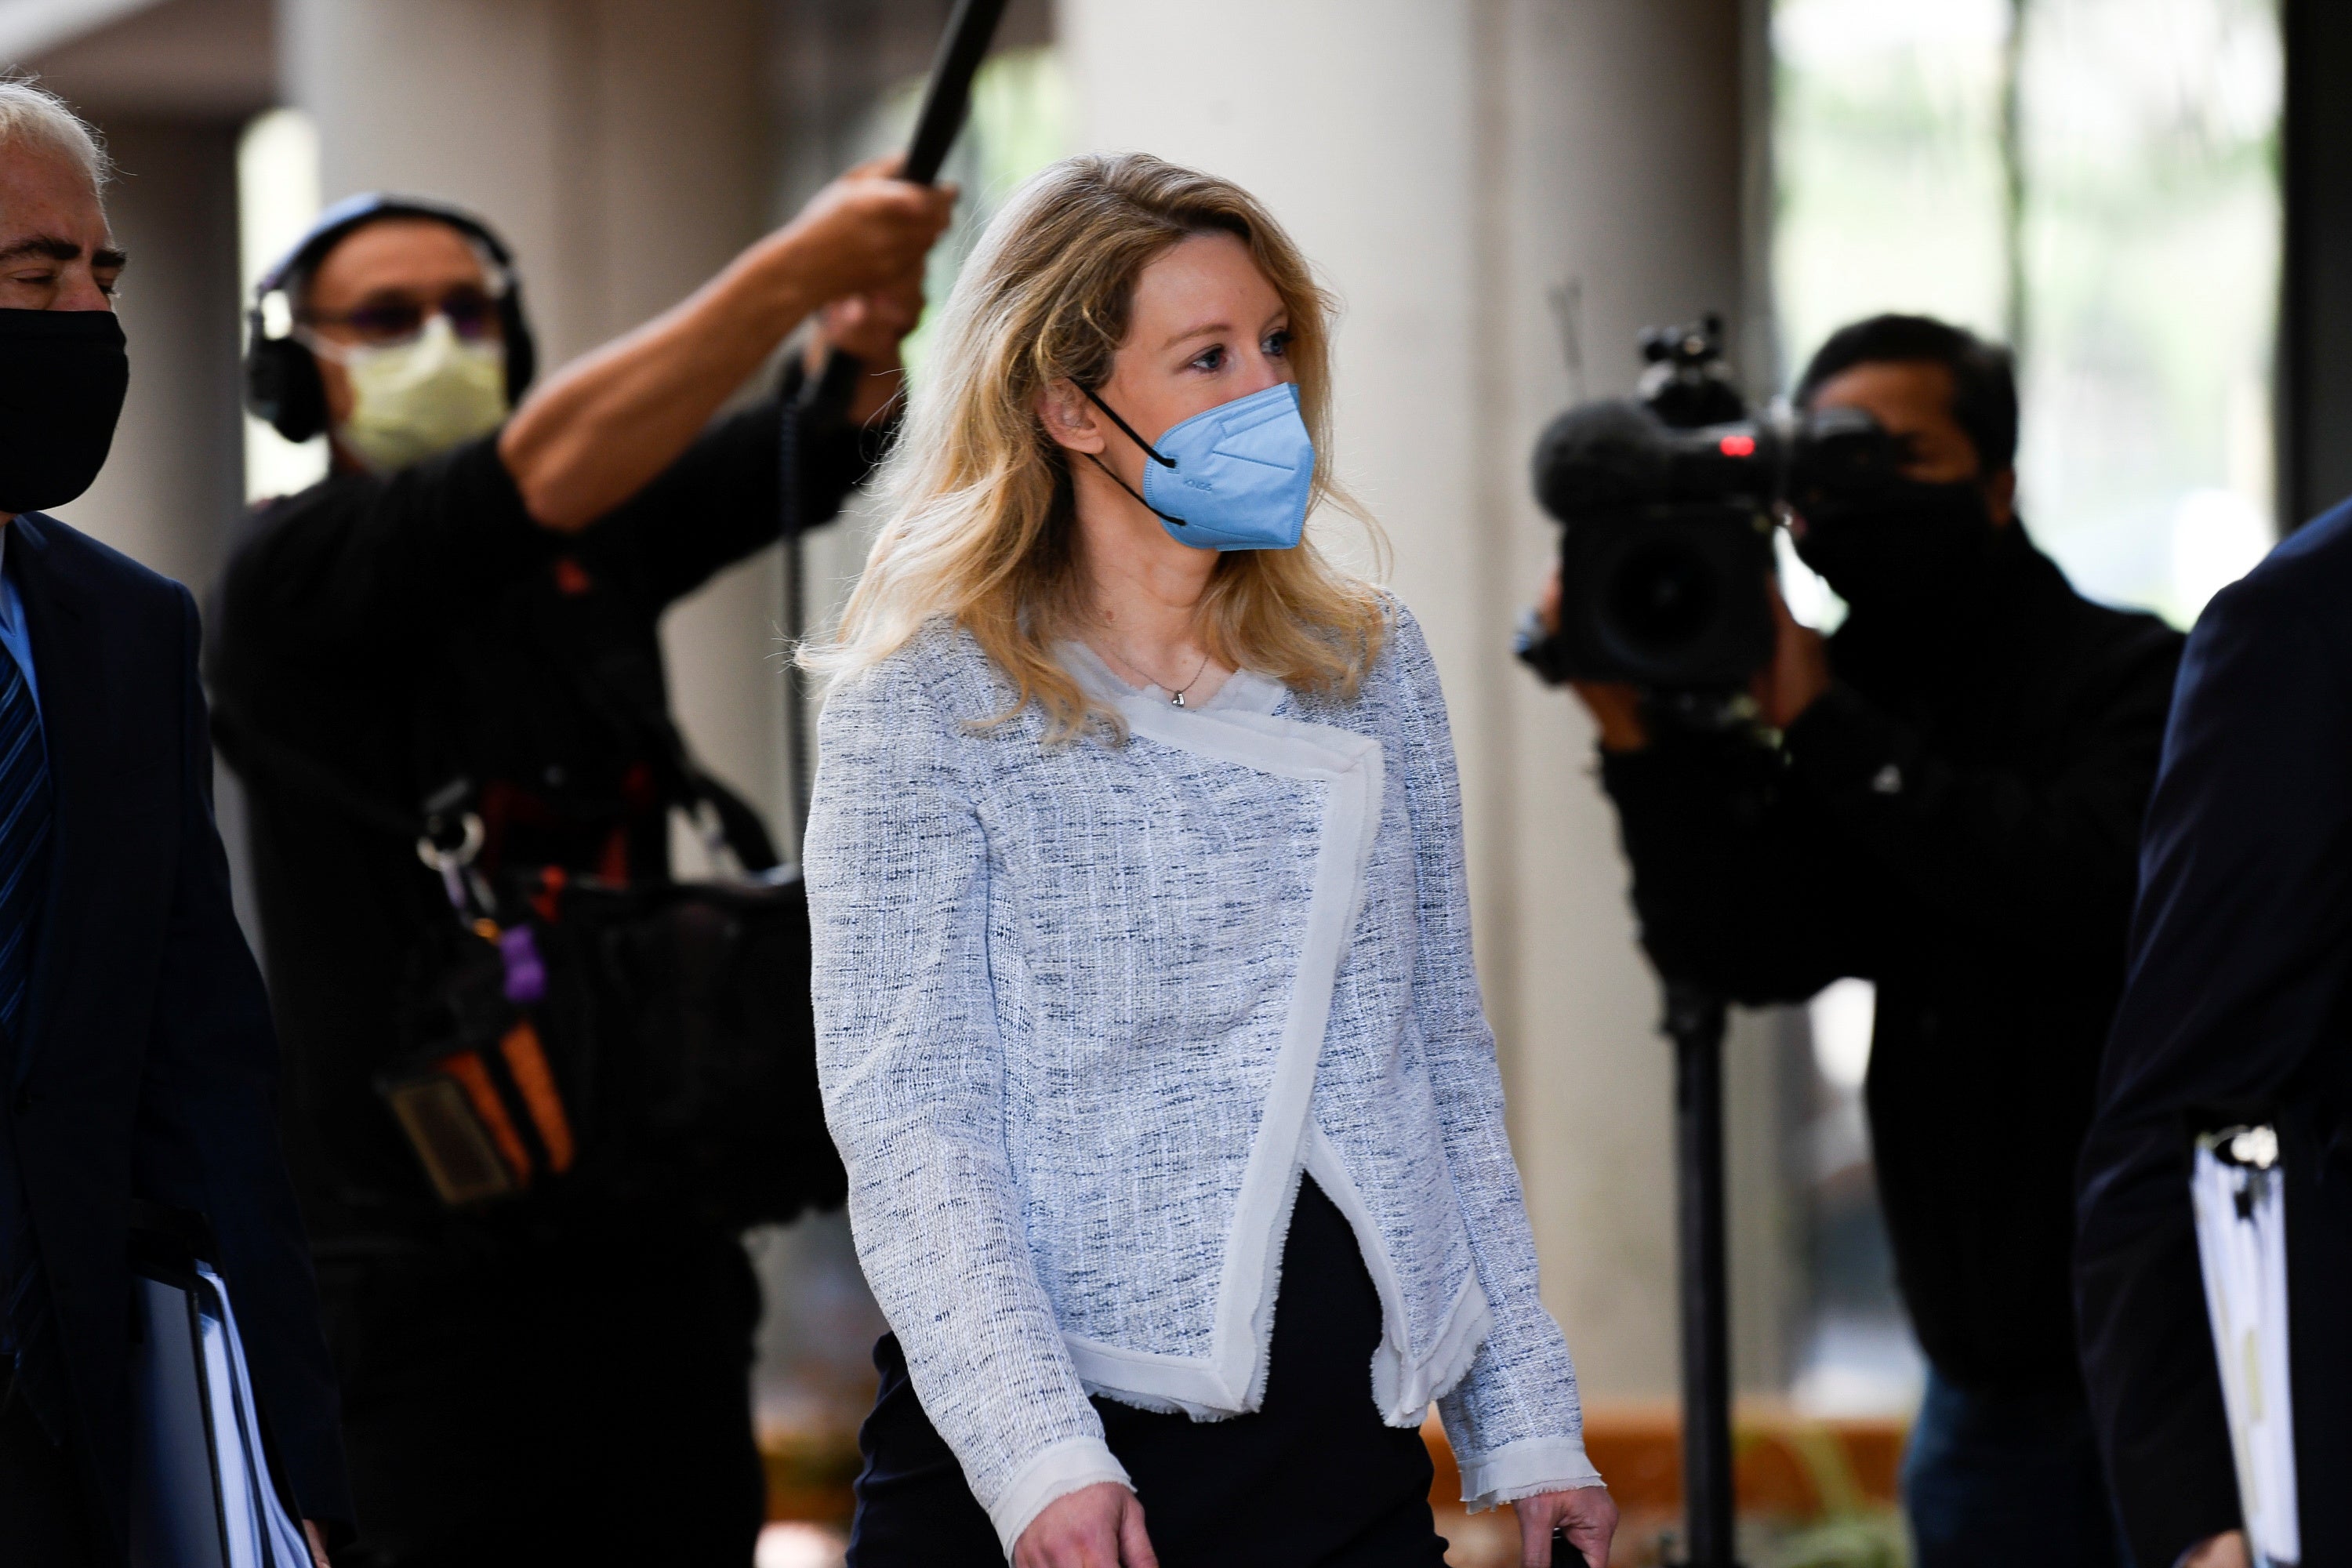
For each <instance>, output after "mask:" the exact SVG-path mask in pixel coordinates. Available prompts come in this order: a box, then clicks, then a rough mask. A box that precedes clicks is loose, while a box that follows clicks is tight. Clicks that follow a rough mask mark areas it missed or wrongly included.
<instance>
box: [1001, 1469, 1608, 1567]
mask: <svg viewBox="0 0 2352 1568" xmlns="http://www.w3.org/2000/svg"><path fill="white" fill-rule="evenodd" d="M1613 1518H1614V1515H1613V1513H1612V1520H1613ZM1013 1568H1160V1559H1159V1558H1157V1557H1155V1556H1153V1555H1152V1554H1151V1538H1150V1536H1148V1535H1146V1534H1144V1533H1143V1505H1142V1504H1141V1503H1139V1502H1138V1501H1136V1500H1135V1494H1134V1493H1133V1492H1131V1491H1129V1490H1128V1489H1126V1488H1125V1487H1123V1486H1120V1485H1119V1484H1118V1482H1117V1481H1097V1482H1096V1483H1095V1484H1094V1485H1093V1486H1090V1487H1080V1488H1079V1489H1077V1490H1076V1491H1074V1492H1070V1493H1068V1494H1066V1495H1065V1496H1062V1497H1057V1498H1055V1500H1053V1501H1052V1502H1049V1503H1047V1504H1046V1505H1045V1509H1044V1510H1043V1511H1041V1512H1040V1513H1039V1514H1038V1515H1037V1517H1036V1518H1034V1519H1033V1520H1031V1521H1029V1528H1028V1529H1026V1530H1024V1531H1022V1532H1021V1539H1020V1540H1019V1541H1016V1542H1013Z"/></svg>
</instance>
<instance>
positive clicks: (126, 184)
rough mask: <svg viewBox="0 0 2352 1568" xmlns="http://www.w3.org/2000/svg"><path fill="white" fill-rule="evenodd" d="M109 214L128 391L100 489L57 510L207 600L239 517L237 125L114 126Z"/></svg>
mask: <svg viewBox="0 0 2352 1568" xmlns="http://www.w3.org/2000/svg"><path fill="white" fill-rule="evenodd" d="M103 130H104V132H105V134H106V138H107V143H108V148H109V151H110V152H111V153H113V155H114V159H115V162H116V163H118V164H120V165H121V178H120V179H119V180H117V181H116V183H115V184H114V185H113V186H112V187H111V188H110V190H109V191H108V192H107V202H106V208H107V217H108V220H109V221H110V223H112V225H113V226H114V235H115V238H116V239H117V240H118V241H120V242H121V245H122V247H123V248H124V249H125V250H126V251H128V252H129V253H130V256H131V267H130V268H129V269H128V270H127V271H126V272H125V274H124V277H123V282H122V290H121V305H120V308H121V315H122V331H123V335H124V336H125V337H126V338H128V339H129V341H130V352H131V393H130V395H129V396H128V397H127V398H125V399H124V401H123V405H122V421H121V424H120V425H119V426H116V428H115V436H114V446H113V447H112V449H111V450H110V452H109V454H108V456H107V461H106V467H105V468H104V469H103V470H102V471H101V472H100V474H99V477H98V482H97V483H96V484H94V485H92V486H91V487H90V488H89V492H88V493H87V494H85V495H84V496H83V497H82V498H81V499H80V500H77V501H74V502H72V503H71V504H70V505H68V506H64V507H60V508H58V516H59V517H61V518H63V519H64V520H65V521H68V522H70V523H71V524H73V525H74V526H75V527H76V528H79V529H81V530H82V531H85V532H88V533H90V534H93V535H95V536H96V537H98V538H99V539H101V540H104V541H105V542H107V543H109V544H110V545H112V546H114V548H116V549H117V550H120V551H121V552H123V553H125V554H127V555H129V556H131V557H132V558H133V559H134V560H137V561H140V562H142V563H144V564H146V565H149V566H152V567H153V568H154V569H155V570H156V571H158V572H161V573H163V574H164V575H165V576H168V577H176V578H178V579H179V580H180V581H181V582H183V583H185V584H188V585H189V587H190V588H192V589H193V590H194V592H195V593H196V594H197V595H200V596H201V595H203V594H204V593H205V591H206V590H207V589H208V588H209V587H210V585H211V583H212V579H213V574H214V573H215V570H216V569H217V568H218V567H219V564H220V562H221V558H222V554H223V552H225V550H226V547H227V543H228V539H229V534H230V531H231V530H232V529H233V528H234V527H235V526H236V521H237V517H238V515H239V513H240V512H241V510H243V507H244V501H245V489H244V480H243V470H242V468H240V466H239V464H240V458H239V452H240V450H241V447H240V442H241V439H242V437H241V435H240V426H239V425H238V421H237V396H238V378H237V353H238V342H237V334H238V324H237V310H236V125H235V123H234V122H218V123H209V122H204V121H195V122H184V123H172V122H168V121H108V122H107V123H105V125H104V126H103Z"/></svg>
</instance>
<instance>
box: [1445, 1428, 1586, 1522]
mask: <svg viewBox="0 0 2352 1568" xmlns="http://www.w3.org/2000/svg"><path fill="white" fill-rule="evenodd" d="M1605 1485H1607V1483H1606V1482H1604V1481H1603V1480H1601V1472H1600V1471H1599V1470H1596V1469H1594V1468H1592V1461H1591V1459H1588V1458H1585V1456H1584V1445H1583V1444H1582V1443H1581V1442H1580V1441H1579V1440H1578V1439H1576V1438H1574V1437H1527V1438H1522V1439H1521V1440H1520V1441H1518V1442H1517V1443H1506V1444H1504V1445H1503V1446H1502V1447H1499V1448H1497V1449H1496V1450H1495V1451H1494V1452H1493V1453H1491V1454H1487V1455H1485V1456H1483V1457H1482V1458H1478V1459H1476V1460H1474V1461H1473V1462H1471V1463H1469V1464H1465V1465H1464V1466H1463V1467H1462V1500H1463V1502H1464V1503H1465V1505H1466V1506H1467V1507H1468V1508H1469V1510H1470V1511H1471V1512H1472V1513H1483V1512H1485V1511H1486V1510H1487V1509H1490V1508H1493V1507H1495V1506H1496V1504H1497V1503H1506V1502H1517V1500H1519V1499H1521V1498H1523V1497H1534V1496H1536V1495H1537V1494H1538V1493H1539V1492H1565V1491H1573V1490H1575V1489H1577V1488H1579V1487H1598V1486H1605Z"/></svg>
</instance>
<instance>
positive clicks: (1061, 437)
mask: <svg viewBox="0 0 2352 1568" xmlns="http://www.w3.org/2000/svg"><path fill="white" fill-rule="evenodd" d="M1037 417H1038V419H1039V421H1040V422H1042V423H1043V424H1044V425H1045V434H1046V435H1048V436H1050V437H1053V438H1054V444H1055V446H1057V447H1064V448H1066V450H1069V451H1072V452H1100V451H1101V450H1102V449H1103V447H1104V446H1105V445H1106V444H1107V443H1106V442H1105V441H1104V438H1103V432H1102V426H1100V425H1098V424H1097V423H1096V422H1095V409H1094V405H1093V404H1091V403H1088V402H1087V399H1086V395H1085V394H1083V393H1081V392H1080V391H1079V390H1078V389H1077V387H1076V385H1074V384H1072V383H1071V382H1070V380H1069V378H1068V377H1066V376H1065V377H1064V378H1062V379H1061V380H1059V381H1052V382H1048V383H1046V384H1045V385H1044V386H1041V387H1039V388H1038V389H1037Z"/></svg>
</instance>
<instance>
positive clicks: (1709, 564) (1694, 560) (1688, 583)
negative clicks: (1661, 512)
mask: <svg viewBox="0 0 2352 1568" xmlns="http://www.w3.org/2000/svg"><path fill="white" fill-rule="evenodd" d="M1603 604H1604V605H1605V606H1606V612H1607V616H1608V625H1609V629H1610V631H1611V632H1612V634H1613V636H1614V638H1615V640H1617V641H1619V642H1621V643H1622V645H1623V646H1624V647H1626V648H1627V649H1628V650H1629V651H1631V652H1633V653H1634V654H1636V655H1638V656H1640V657H1642V658H1656V659H1664V658H1672V657H1674V656H1675V655H1676V654H1678V653H1681V652H1683V651H1685V649H1687V648H1689V647H1692V645H1694V644H1696V643H1697V642H1698V641H1699V640H1700V639H1702V638H1703V637H1706V636H1707V635H1708V634H1709V633H1711V632H1713V631H1714V630H1715V629H1716V627H1717V624H1718V622H1719V619H1720V617H1721V614H1722V610H1723V577H1722V573H1721V571H1720V569H1719V568H1718V566H1717V563H1715V562H1713V561H1711V560H1709V559H1708V558H1707V557H1706V556H1705V555H1704V554H1702V553H1700V552H1697V551H1696V550H1693V549H1692V548H1690V546H1689V545H1688V544H1687V543H1685V542H1684V541H1681V540H1676V539H1660V540H1653V541H1648V542H1643V543H1640V544H1636V545H1635V546H1633V548H1632V549H1630V550H1628V551H1626V552H1625V553H1624V555H1623V556H1622V558H1621V559H1620V560H1619V562H1618V563H1617V570H1616V571H1615V572H1613V573H1612V574H1610V577H1609V584H1608V587H1607V589H1606V591H1605V593H1604V595H1603Z"/></svg>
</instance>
